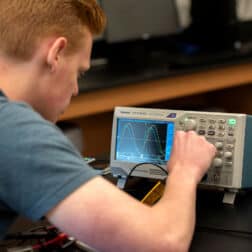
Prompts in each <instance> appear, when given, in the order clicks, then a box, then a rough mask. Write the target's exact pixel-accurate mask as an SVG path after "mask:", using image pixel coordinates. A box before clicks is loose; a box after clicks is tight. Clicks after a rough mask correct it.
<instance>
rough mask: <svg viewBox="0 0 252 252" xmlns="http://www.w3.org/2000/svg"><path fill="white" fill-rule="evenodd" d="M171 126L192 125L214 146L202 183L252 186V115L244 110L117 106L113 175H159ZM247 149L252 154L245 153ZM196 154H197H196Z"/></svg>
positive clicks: (170, 142)
mask: <svg viewBox="0 0 252 252" xmlns="http://www.w3.org/2000/svg"><path fill="white" fill-rule="evenodd" d="M176 130H183V131H189V130H193V131H195V132H197V134H199V135H202V136H205V137H206V139H207V140H208V141H209V142H211V143H213V144H214V145H215V146H216V148H217V154H216V156H215V158H214V159H213V161H212V164H211V166H210V168H209V170H208V173H207V175H206V176H205V180H204V181H202V184H205V185H210V186H217V187H224V188H237V189H240V188H246V187H252V151H251V147H252V117H251V116H249V115H246V114H234V113H233V114H231V113H217V112H198V111H182V110H166V109H147V108H133V107H116V109H115V111H114V120H113V130H112V141H111V169H112V173H113V175H114V176H115V177H123V176H127V174H129V172H130V170H131V169H132V167H134V166H135V165H136V164H139V163H146V164H145V165H142V166H139V167H138V168H136V169H135V170H134V172H133V173H132V176H139V177H147V178H155V179H163V178H165V176H166V174H164V172H163V171H162V170H160V169H159V168H157V167H155V166H153V165H150V164H149V163H156V164H159V165H161V166H162V167H163V168H166V163H167V161H168V160H169V158H170V154H171V150H172V145H173V137H174V133H175V131H176ZM249 150H250V151H251V154H250V153H249ZM199 158H201V157H199Z"/></svg>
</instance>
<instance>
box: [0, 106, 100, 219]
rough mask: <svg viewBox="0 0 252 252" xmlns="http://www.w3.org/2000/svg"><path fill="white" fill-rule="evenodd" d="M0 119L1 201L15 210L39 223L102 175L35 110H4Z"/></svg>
mask: <svg viewBox="0 0 252 252" xmlns="http://www.w3.org/2000/svg"><path fill="white" fill-rule="evenodd" d="M0 120H1V121H0V122H1V123H0V181H1V183H0V198H1V200H2V201H3V202H4V203H5V204H6V205H8V206H9V207H10V208H11V209H12V210H13V211H16V212H17V213H19V214H22V215H24V216H26V217H28V218H30V219H33V220H37V219H39V218H41V217H42V216H44V215H45V214H46V213H47V212H48V211H49V210H50V209H52V208H53V207H54V206H55V205H56V204H58V203H59V202H60V201H62V200H63V199H64V198H65V197H66V196H68V195H69V194H70V193H72V192H73V191H74V190H76V189H77V188H78V187H79V186H81V185H82V184H84V183H85V182H87V181H88V180H90V179H92V178H93V177H94V176H96V175H98V172H97V171H95V170H94V169H92V168H91V167H89V166H88V165H87V164H86V163H85V162H84V160H83V158H82V157H81V155H80V154H79V153H78V151H77V150H76V149H75V148H74V146H73V145H72V144H71V143H70V141H69V140H68V139H67V138H66V137H65V136H64V134H63V133H62V132H61V131H60V130H59V129H58V128H57V127H56V126H55V125H54V124H52V123H50V122H47V121H46V120H44V119H43V118H42V117H40V115H38V114H37V113H36V112H34V111H33V110H32V109H31V108H30V107H29V106H26V105H24V104H23V105H22V104H11V105H8V106H3V107H1V110H0Z"/></svg>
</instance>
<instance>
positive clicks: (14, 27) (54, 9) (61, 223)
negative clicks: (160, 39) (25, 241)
mask: <svg viewBox="0 0 252 252" xmlns="http://www.w3.org/2000/svg"><path fill="white" fill-rule="evenodd" d="M104 25H105V17H104V14H103V12H102V10H101V9H100V7H99V6H98V5H97V3H96V2H95V0H1V1H0V90H1V94H0V171H1V172H0V174H1V175H0V180H1V181H0V211H1V212H0V234H1V236H2V237H4V233H5V232H6V229H7V228H8V226H9V225H10V224H11V223H12V222H13V220H14V219H15V218H16V216H17V215H18V214H21V215H24V216H26V217H28V218H30V219H33V220H38V219H40V218H41V217H44V216H45V217H47V218H48V220H49V221H50V222H52V223H53V224H54V225H56V226H57V227H58V228H60V229H61V230H63V231H64V232H66V233H68V234H69V235H71V236H74V237H75V238H77V239H79V240H81V241H84V242H85V243H87V244H89V245H90V246H92V247H94V248H96V249H97V250H98V251H127V252H128V251H145V252H146V251H186V250H188V248H189V245H190V241H191V239H192V235H193V230H194V223H195V197H196V187H197V184H198V182H199V181H200V180H201V178H202V176H203V175H204V174H205V172H206V171H207V168H208V167H209V164H210V162H211V160H212V158H213V157H214V155H215V151H216V150H215V147H214V146H213V145H211V144H210V143H208V142H207V141H206V140H205V139H204V138H203V137H200V136H197V135H196V134H195V133H194V132H188V133H185V132H177V133H176V136H175V140H174V147H173V153H172V156H171V159H170V161H169V163H168V169H169V177H168V179H167V186H166V190H165V193H164V196H163V197H162V199H161V200H160V201H159V202H158V203H157V204H156V205H155V206H154V207H148V206H146V205H143V204H141V203H140V202H138V201H137V200H135V199H133V198H131V197H130V196H129V195H127V194H125V193H124V192H122V191H120V190H119V189H117V188H116V187H115V186H114V185H112V184H110V183H109V182H108V181H106V180H105V179H103V178H102V177H99V176H97V174H96V172H95V171H94V170H92V169H91V168H90V167H88V166H87V165H86V164H85V163H84V162H83V160H82V158H81V156H80V154H78V153H77V151H76V150H75V149H74V148H73V146H72V145H71V144H70V143H69V141H68V140H67V139H66V138H65V137H64V136H63V135H62V133H61V132H60V131H59V130H58V129H57V128H56V127H55V126H54V124H53V123H54V122H56V121H57V118H58V116H59V115H60V114H61V113H62V112H64V110H65V108H66V107H67V106H68V105H69V103H70V100H71V97H72V96H73V95H77V94H78V84H77V77H78V74H79V73H81V72H85V71H87V70H88V68H89V67H90V54H91V47H92V38H93V35H94V34H97V33H100V32H101V31H102V30H103V28H104ZM84 109H85V108H84Z"/></svg>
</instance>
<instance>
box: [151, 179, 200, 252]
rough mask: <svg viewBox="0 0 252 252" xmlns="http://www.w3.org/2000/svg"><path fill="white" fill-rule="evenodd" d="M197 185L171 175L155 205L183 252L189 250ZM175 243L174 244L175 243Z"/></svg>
mask: <svg viewBox="0 0 252 252" xmlns="http://www.w3.org/2000/svg"><path fill="white" fill-rule="evenodd" d="M196 187H197V183H196V182H195V181H193V180H191V179H190V178H184V179H183V178H182V177H181V174H178V175H176V174H171V175H170V176H169V177H168V179H167V185H166V189H165V192H164V195H163V197H162V199H161V200H160V201H159V203H158V204H157V205H156V207H154V208H157V209H158V211H157V212H159V213H160V211H164V214H163V215H162V216H166V218H167V219H168V223H169V225H170V226H169V229H170V230H171V233H172V234H173V237H174V239H175V240H177V242H178V243H180V244H181V247H182V248H185V249H182V250H183V251H184V250H187V249H188V248H189V245H190V242H191V239H192V235H193V231H194V226H195V204H196ZM175 243H176V242H175Z"/></svg>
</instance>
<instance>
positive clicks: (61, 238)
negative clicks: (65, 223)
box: [32, 233, 68, 249]
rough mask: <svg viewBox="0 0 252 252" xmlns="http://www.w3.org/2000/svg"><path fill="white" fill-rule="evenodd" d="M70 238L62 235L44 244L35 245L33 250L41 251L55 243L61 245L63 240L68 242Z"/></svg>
mask: <svg viewBox="0 0 252 252" xmlns="http://www.w3.org/2000/svg"><path fill="white" fill-rule="evenodd" d="M67 238H68V236H67V235H66V234H64V233H60V234H59V235H58V236H57V237H55V238H53V239H52V240H49V241H46V242H44V243H41V244H35V245H33V246H32V248H33V249H41V248H43V247H47V246H49V245H52V244H54V243H56V244H57V243H60V242H61V241H63V240H66V239H67Z"/></svg>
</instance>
